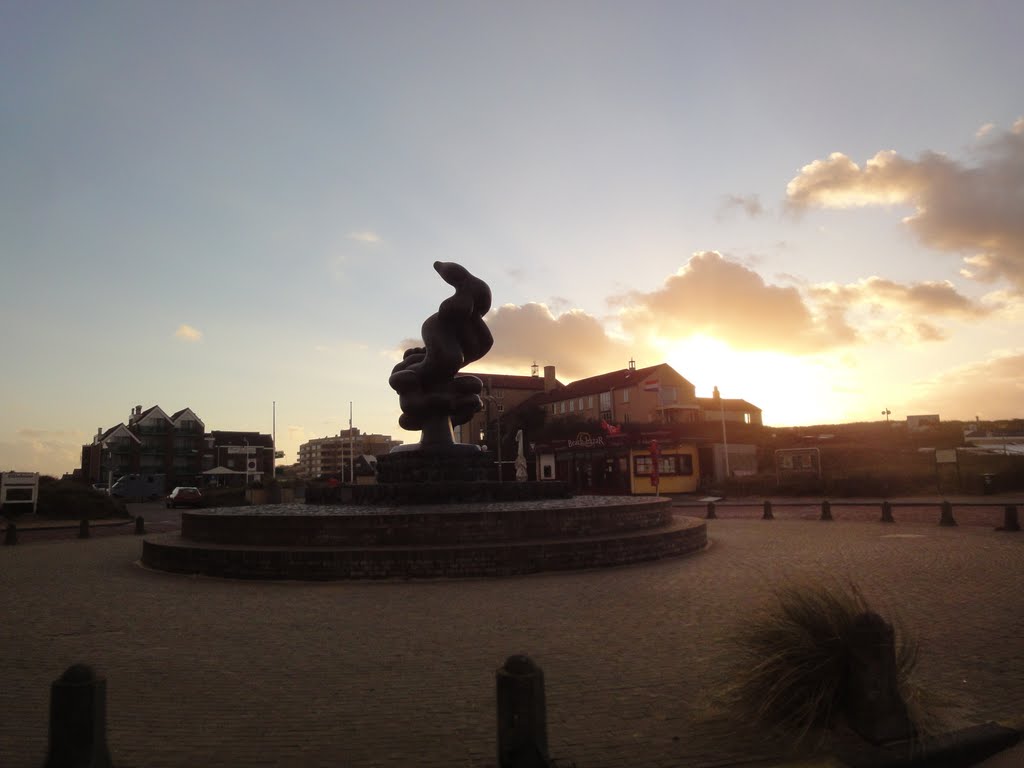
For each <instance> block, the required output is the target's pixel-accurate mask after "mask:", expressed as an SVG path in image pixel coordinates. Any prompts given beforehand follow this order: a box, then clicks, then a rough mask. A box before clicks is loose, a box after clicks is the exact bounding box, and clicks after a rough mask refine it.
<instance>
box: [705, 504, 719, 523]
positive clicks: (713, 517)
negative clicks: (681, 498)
mask: <svg viewBox="0 0 1024 768" xmlns="http://www.w3.org/2000/svg"><path fill="white" fill-rule="evenodd" d="M705 519H707V520H717V519H718V518H717V517H716V515H715V502H713V501H709V502H708V513H707V515H705Z"/></svg>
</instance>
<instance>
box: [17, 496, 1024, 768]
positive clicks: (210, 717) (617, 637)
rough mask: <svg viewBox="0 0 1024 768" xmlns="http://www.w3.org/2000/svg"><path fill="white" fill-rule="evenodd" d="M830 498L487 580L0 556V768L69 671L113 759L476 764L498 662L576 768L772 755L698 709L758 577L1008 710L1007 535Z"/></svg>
mask: <svg viewBox="0 0 1024 768" xmlns="http://www.w3.org/2000/svg"><path fill="white" fill-rule="evenodd" d="M834 511H835V512H839V513H840V514H837V518H839V519H837V520H836V522H833V523H822V522H818V521H815V520H803V519H799V518H798V517H794V518H790V519H787V518H786V517H785V516H782V517H780V519H777V520H775V521H771V522H767V521H761V520H758V519H751V518H750V517H746V518H742V517H730V518H726V519H720V520H712V521H709V522H708V525H709V537H710V538H711V540H712V544H711V546H710V548H709V549H707V550H706V551H704V552H701V553H698V554H697V555H694V556H690V557H687V558H682V559H677V560H670V561H662V562H658V563H652V564H647V565H641V566H633V567H628V568H620V569H608V570H598V571H589V572H577V573H558V574H550V575H546V574H541V575H537V576H528V577H522V578H512V579H503V580H466V581H431V582H397V583H396V582H388V583H365V582H358V583H355V582H352V583H347V582H335V583H288V582H272V583H265V582H261V583H254V582H240V581H222V580H217V579H212V578H201V577H188V576H175V575H170V574H164V573H155V572H149V571H146V570H143V569H142V568H140V567H139V566H138V565H137V563H136V561H137V559H138V557H139V554H140V551H141V542H140V540H139V539H138V538H137V537H134V536H131V535H122V536H108V537H97V538H93V539H89V540H81V541H79V540H76V539H67V540H62V541H42V542H40V543H36V544H26V545H20V546H17V547H2V548H0V594H2V595H3V602H4V607H3V611H2V613H0V615H2V617H3V620H2V623H0V658H3V659H4V662H5V663H4V664H3V671H2V672H0V765H2V766H5V767H7V768H28V766H33V768H35V766H38V765H40V764H42V760H43V758H44V756H45V753H46V738H47V733H46V731H47V711H48V710H47V708H48V696H49V685H50V683H51V682H52V681H53V680H54V679H55V678H56V677H58V676H59V675H60V673H61V672H62V671H63V670H64V669H65V668H66V667H67V666H69V665H71V664H73V663H76V662H86V663H90V664H93V665H95V666H96V667H97V668H99V669H100V670H101V671H102V672H103V673H104V674H105V675H106V677H107V685H108V717H109V728H108V735H109V742H110V747H111V750H112V752H113V757H114V761H115V764H116V765H118V766H120V767H128V768H131V767H137V768H143V767H152V768H161V767H162V766H197V765H202V766H289V767H290V766H296V767H298V766H332V767H333V766H352V767H354V768H370V767H376V766H381V767H384V766H388V767H391V766H394V767H396V768H397V767H398V766H402V768H408V767H409V766H425V767H427V768H433V767H434V766H437V767H438V768H440V766H445V768H451V767H452V766H465V767H466V768H486V767H487V766H494V765H495V763H496V759H495V705H494V699H495V694H494V671H495V669H496V668H497V667H498V666H499V665H500V664H501V663H502V662H503V661H504V659H505V658H506V657H507V656H509V655H510V654H514V653H526V654H529V655H530V656H532V657H533V658H534V660H535V661H536V662H537V663H538V664H539V665H540V666H541V667H542V668H543V669H544V672H545V676H546V679H547V697H548V706H549V715H548V716H549V724H548V727H549V742H550V747H551V752H552V754H553V756H554V757H556V758H561V759H564V760H571V761H575V763H576V765H577V766H578V768H603V767H606V766H607V767H608V768H611V767H612V766H614V767H615V768H619V767H620V766H624V765H629V766H636V767H637V768H669V767H670V766H671V768H678V766H713V765H722V764H726V763H728V762H730V761H734V762H739V761H741V760H745V759H753V758H757V757H761V756H772V755H774V754H779V752H778V750H779V749H780V748H781V747H780V745H778V744H775V743H773V742H771V741H770V740H768V739H766V738H765V736H764V734H760V733H757V732H756V731H753V730H750V729H745V728H743V727H741V726H738V725H736V724H730V723H728V722H723V721H719V720H713V719H709V718H708V716H707V712H708V703H709V701H711V700H712V699H713V697H714V694H715V692H716V690H719V689H720V686H721V685H722V683H723V682H724V681H726V680H727V679H728V676H729V665H730V663H731V653H730V650H729V641H730V638H731V637H732V636H733V634H734V632H735V629H736V628H737V627H738V626H740V625H741V624H742V623H743V622H744V620H745V619H746V618H747V617H749V615H750V614H751V612H752V611H755V610H757V609H758V608H759V607H761V606H763V605H764V604H765V603H766V601H769V600H771V597H772V592H773V589H774V588H775V587H776V586H777V585H780V584H782V583H785V582H788V581H815V582H816V581H820V580H821V579H823V578H829V579H837V580H843V579H852V580H853V581H855V582H856V583H857V584H858V585H859V586H860V587H861V588H862V590H863V591H864V593H865V594H866V596H867V597H868V599H869V600H870V601H871V602H873V603H875V604H877V606H878V608H879V610H880V611H881V612H882V613H883V614H890V615H891V614H893V613H897V614H899V615H900V616H901V617H902V618H903V619H904V621H905V622H906V623H907V624H908V625H909V626H910V627H911V628H912V629H913V631H915V632H916V633H917V635H918V636H919V637H920V639H921V641H922V658H921V668H920V675H921V682H922V683H923V684H924V685H926V686H927V687H928V688H930V689H931V690H932V691H933V692H934V693H936V694H939V695H941V696H942V697H944V698H945V699H946V700H947V701H949V702H950V703H951V704H954V705H956V709H955V711H954V712H953V713H952V715H951V718H952V719H951V723H952V724H953V725H965V724H969V723H976V722H983V721H987V720H992V719H996V720H999V719H1007V718H1014V717H1017V718H1019V717H1020V715H1021V714H1024V591H1022V589H1021V586H1022V583H1024V581H1022V577H1024V533H1017V534H1011V533H998V532H995V531H993V530H992V529H991V527H988V526H982V525H976V526H969V525H961V526H959V527H957V528H940V527H939V526H937V525H936V524H934V523H925V522H919V523H914V522H902V521H901V522H898V523H897V524H896V525H882V524H880V523H877V522H873V521H872V522H859V521H857V520H856V519H854V516H848V519H841V518H842V514H841V511H840V510H834ZM865 514H867V513H865ZM873 514H874V513H873V512H872V516H873ZM896 517H897V520H901V518H900V514H899V511H898V510H897V512H896Z"/></svg>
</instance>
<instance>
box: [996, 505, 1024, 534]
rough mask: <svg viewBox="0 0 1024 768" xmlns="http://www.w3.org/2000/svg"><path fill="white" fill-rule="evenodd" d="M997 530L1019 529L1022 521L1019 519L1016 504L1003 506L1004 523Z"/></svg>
mask: <svg viewBox="0 0 1024 768" xmlns="http://www.w3.org/2000/svg"><path fill="white" fill-rule="evenodd" d="M996 530H997V531H1019V530H1020V521H1019V520H1018V519H1017V507H1016V505H1014V504H1007V505H1006V507H1004V508H1003V524H1002V526H1000V527H999V528H996Z"/></svg>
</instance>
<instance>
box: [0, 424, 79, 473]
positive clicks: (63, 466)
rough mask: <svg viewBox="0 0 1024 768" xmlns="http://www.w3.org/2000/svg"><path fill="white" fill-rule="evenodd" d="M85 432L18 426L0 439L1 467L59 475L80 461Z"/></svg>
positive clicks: (71, 468) (68, 470)
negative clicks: (9, 437)
mask: <svg viewBox="0 0 1024 768" xmlns="http://www.w3.org/2000/svg"><path fill="white" fill-rule="evenodd" d="M83 444H84V435H82V434H81V433H80V432H76V431H69V430H46V429H31V428H24V429H19V430H18V431H17V432H16V433H15V434H14V436H13V439H12V440H2V441H0V469H2V470H3V471H5V472H6V471H8V470H15V471H19V472H41V473H43V474H46V475H52V476H54V477H58V478H59V477H61V475H63V474H64V473H65V472H71V471H72V470H74V469H75V468H76V467H78V466H80V465H81V457H82V445H83Z"/></svg>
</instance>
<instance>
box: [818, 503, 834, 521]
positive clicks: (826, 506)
mask: <svg viewBox="0 0 1024 768" xmlns="http://www.w3.org/2000/svg"><path fill="white" fill-rule="evenodd" d="M819 519H820V520H831V519H832V504H831V502H829V500H828V499H825V501H823V502H821V517H820V518H819Z"/></svg>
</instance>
